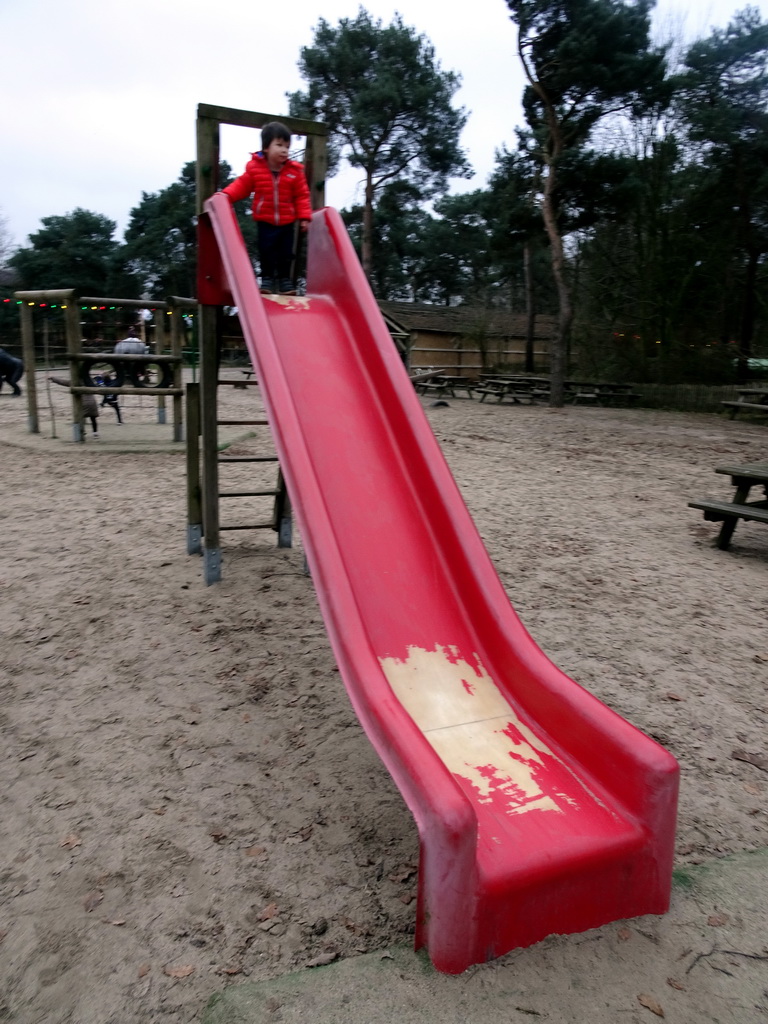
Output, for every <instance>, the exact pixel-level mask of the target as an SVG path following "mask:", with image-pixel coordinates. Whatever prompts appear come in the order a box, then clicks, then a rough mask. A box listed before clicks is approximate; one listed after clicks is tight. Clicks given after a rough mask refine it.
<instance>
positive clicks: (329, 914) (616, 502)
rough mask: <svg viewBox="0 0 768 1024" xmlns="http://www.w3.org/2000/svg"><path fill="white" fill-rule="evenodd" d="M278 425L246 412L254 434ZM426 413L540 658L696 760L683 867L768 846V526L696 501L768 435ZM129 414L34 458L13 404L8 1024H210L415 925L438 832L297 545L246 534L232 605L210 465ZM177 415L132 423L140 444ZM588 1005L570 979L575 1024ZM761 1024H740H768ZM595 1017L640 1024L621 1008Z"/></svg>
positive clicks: (2, 440)
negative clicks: (413, 808)
mask: <svg viewBox="0 0 768 1024" xmlns="http://www.w3.org/2000/svg"><path fill="white" fill-rule="evenodd" d="M56 402H57V408H58V410H59V413H58V418H57V426H58V430H59V433H60V435H61V436H62V437H63V438H65V437H68V436H69V428H68V426H67V424H66V408H67V396H66V394H64V393H59V395H58V396H57V398H56ZM255 404H258V397H257V393H255V392H254V390H250V391H248V392H244V391H240V390H238V391H235V390H234V389H228V391H227V412H231V413H233V414H238V413H240V414H243V413H244V414H246V415H248V414H249V413H251V412H252V410H253V407H254V405H255ZM425 407H426V411H427V415H428V417H429V419H430V421H431V423H432V425H433V428H434V430H435V433H436V434H437V436H438V438H439V440H440V442H441V445H442V447H443V450H444V452H445V454H446V457H447V459H448V461H449V463H450V465H451V467H452V469H453V471H454V474H455V476H456V478H457V481H458V483H459V486H460V487H461V489H462V492H463V494H464V497H465V499H466V501H467V504H468V505H469V507H470V509H471V511H472V513H473V515H474V517H475V519H476V522H477V524H478V526H479V529H480V531H481V533H482V535H483V537H484V539H485V541H486V543H487V546H488V549H489V551H490V553H491V556H492V558H493V560H494V562H495V564H496V566H497V568H498V571H499V574H500V576H501V579H502V581H503V583H504V585H505V586H506V588H507V590H508V592H509V595H510V598H511V600H512V602H513V604H514V606H515V607H516V609H517V611H518V612H519V614H520V615H521V617H522V619H523V621H524V622H525V624H526V625H527V627H528V628H529V630H530V631H531V633H532V634H533V636H534V637H535V638H536V640H537V641H538V643H539V644H540V645H541V647H542V648H543V649H544V651H546V652H547V654H548V655H550V657H551V658H552V659H553V660H554V661H555V662H556V663H557V664H558V665H559V666H560V667H561V668H562V669H564V670H565V671H566V672H568V673H569V674H570V675H571V676H573V677H574V678H575V679H576V680H578V681H579V682H580V683H581V684H583V685H584V686H585V687H587V688H588V689H589V690H591V691H592V692H594V693H595V694H596V695H597V696H599V697H600V698H601V699H602V700H603V701H605V702H606V703H607V704H609V705H610V706H611V707H613V708H615V709H616V710H617V711H618V712H619V713H621V714H622V715H624V716H625V717H627V718H628V719H629V720H630V721H632V722H633V723H634V724H635V725H637V726H638V727H639V728H641V729H643V730H644V731H645V732H647V733H649V734H650V735H652V736H654V737H655V738H656V739H658V740H659V741H660V742H662V743H663V744H665V745H666V746H667V747H668V748H669V749H670V750H671V751H672V752H673V753H674V754H675V756H676V757H677V758H678V759H679V761H680V764H681V768H682V788H681V804H680V816H679V826H678V839H677V860H678V864H679V865H680V866H683V867H684V866H685V865H691V864H701V863H702V862H710V861H712V860H713V859H716V858H721V857H723V856H724V855H725V854H728V853H731V852H738V851H746V850H755V849H760V848H764V847H766V846H768V819H767V817H766V800H765V795H766V792H768V775H766V771H765V770H764V769H765V764H766V761H765V759H766V758H768V743H767V742H766V722H768V690H767V689H766V682H767V681H768V635H767V634H766V628H765V625H766V624H765V611H766V600H765V583H766V571H768V530H766V529H765V527H764V526H762V525H759V524H740V525H739V526H738V528H737V531H736V534H735V538H734V543H733V547H732V550H731V551H729V552H720V551H718V550H717V549H715V548H714V547H713V538H714V536H715V534H716V531H717V526H716V525H714V524H709V523H705V522H704V521H703V517H702V515H701V513H699V512H696V511H694V510H692V509H689V508H687V507H686V502H687V501H688V500H689V499H694V498H698V497H703V496H704V495H707V494H710V495H722V496H729V495H730V493H731V488H730V485H729V481H728V480H727V478H724V477H721V476H716V475H715V474H714V473H713V468H714V466H715V465H718V464H721V463H724V462H730V461H738V462H747V461H754V460H758V459H765V458H766V441H767V440H768V435H767V434H766V429H767V428H766V425H765V423H764V422H763V423H759V422H753V423H750V422H746V421H745V422H739V421H735V422H731V421H729V420H726V419H722V418H720V417H715V416H690V415H680V414H672V413H660V412H648V411H643V410H639V409H633V410H611V409H596V408H588V407H581V408H568V409H566V410H564V411H561V412H551V411H549V410H548V409H546V408H531V407H513V406H507V405H503V406H496V405H495V404H494V405H489V404H482V405H481V404H480V403H479V402H476V401H469V400H466V399H464V400H456V401H453V400H452V401H451V402H450V404H449V406H448V407H441V408H431V407H430V406H429V403H428V402H425ZM104 413H105V415H103V416H102V418H101V431H100V432H101V435H102V441H101V442H89V444H87V445H86V446H84V447H83V446H74V445H73V444H71V443H68V442H67V441H66V440H59V441H56V442H51V441H50V440H47V439H46V438H47V436H48V435H49V434H50V423H49V421H48V418H47V416H48V414H47V412H44V416H43V420H42V433H43V436H42V437H41V438H40V439H32V440H31V444H30V443H24V444H22V441H28V440H29V439H28V438H26V439H25V438H24V437H23V436H22V431H23V426H24V425H25V423H26V409H25V405H24V403H23V401H19V400H15V399H12V398H11V397H10V396H8V395H7V394H6V393H3V394H1V395H0V455H1V457H2V466H3V473H2V479H3V486H2V502H1V503H0V517H1V518H2V538H3V553H4V558H3V561H2V565H0V586H1V587H2V598H3V599H2V605H1V606H0V635H1V636H2V646H1V647H0V687H1V690H0V693H1V694H2V699H1V701H0V731H1V735H2V738H3V744H2V754H1V756H0V809H1V812H2V813H1V815H0V821H1V822H2V828H0V872H1V874H0V1021H6V1020H8V1021H13V1022H16V1024H33V1022H46V1024H64V1022H82V1024H91V1022H93V1024H107V1022H115V1024H118V1022H119V1024H138V1022H142V1024H145V1022H147V1021H159V1020H168V1021H173V1022H181V1021H194V1020H198V1019H199V1015H200V1013H201V1012H202V1008H203V1006H204V1004H205V1003H206V1001H207V1000H208V998H209V997H210V995H211V994H212V993H214V992H216V991H218V990H221V989H223V988H224V987H225V986H227V985H230V984H233V985H234V984H237V983H239V982H241V981H242V980H243V979H245V978H249V979H250V980H252V981H253V980H261V979H268V978H274V977H278V976H280V975H283V974H285V973H287V972H289V971H295V970H297V969H299V968H301V967H303V966H307V965H309V964H311V963H313V962H318V961H319V962H323V961H328V960H332V959H334V958H340V959H347V958H352V957H355V956H358V955H360V954H361V953H363V952H372V951H376V950H383V949H385V948H386V947H387V946H388V944H391V943H399V942H402V941H404V940H405V941H406V942H407V941H408V940H409V937H410V936H411V934H412V928H413V919H414V906H415V905H414V903H413V902H412V897H413V893H414V890H415V869H416V863H417V857H418V844H417V836H416V830H415V827H414V825H413V822H412V820H411V817H410V815H409V813H408V811H407V810H406V808H405V806H404V804H403V802H402V800H401V798H400V796H399V794H398V792H397V790H396V789H395V787H394V785H393V783H392V782H391V780H390V778H389V776H388V774H387V773H386V771H385V770H384V768H383V766H382V765H381V763H380V762H379V761H378V759H377V757H376V756H375V754H374V752H373V749H372V748H371V746H370V745H369V743H368V741H367V739H366V737H365V735H364V733H363V732H362V730H361V728H360V726H359V725H358V723H357V720H356V718H355V715H354V713H353V712H352V710H351V707H350V705H349V702H348V699H347V697H346V695H345V692H344V690H343V687H342V685H341V683H340V680H339V675H338V672H337V670H336V668H335V665H334V661H333V658H332V656H331V652H330V649H329V645H328V642H327V639H326V636H325V632H324V628H323V623H322V620H321V618H320V615H319V611H318V608H317V604H316V601H315V597H314V594H313V590H312V583H311V580H310V578H309V577H308V576H306V575H305V574H304V571H303V555H302V552H301V547H300V541H299V540H298V538H297V544H296V546H295V547H294V548H293V549H290V550H286V549H278V548H277V547H276V546H275V543H274V535H273V534H271V533H269V532H260V533H252V532H251V533H233V534H227V535H225V545H226V546H225V553H224V577H223V582H222V583H221V584H220V585H218V586H215V587H210V588H205V587H204V586H203V584H202V580H201V560H200V559H199V558H197V557H189V556H187V555H186V553H185V489H184V459H183V455H182V454H181V453H180V452H178V453H168V452H161V453H153V452H151V451H146V452H142V453H139V454H135V453H120V452H118V451H116V450H115V448H117V447H119V439H120V436H121V434H120V429H119V428H118V427H117V425H116V424H115V422H114V418H113V414H112V413H111V411H110V410H104ZM152 416H153V413H152V409H151V406H150V405H147V406H146V407H145V408H139V407H138V406H132V405H131V404H130V403H126V419H127V421H128V422H127V424H126V427H125V428H122V429H123V430H124V432H125V434H126V435H128V434H129V433H130V431H131V429H132V425H135V424H136V423H137V422H138V421H140V420H142V419H143V420H144V421H146V422H147V423H151V420H152ZM255 443H256V442H243V443H241V444H240V445H239V446H238V448H237V449H236V450H239V451H248V450H251V449H252V445H253V444H255ZM261 450H262V451H263V450H264V442H262V443H261ZM268 471H269V473H270V474H274V467H271V466H270V467H268ZM353 486H354V481H350V487H353ZM265 509H266V511H267V512H268V508H267V507H266V506H265ZM243 514H246V515H248V514H249V515H250V518H251V520H252V519H253V518H254V515H253V513H243ZM265 514H266V513H261V514H259V515H256V516H255V518H257V519H258V518H264V515H265ZM228 515H230V516H233V517H234V519H235V520H236V519H237V518H238V510H232V511H231V512H228ZM738 751H741V752H747V753H751V754H757V755H760V756H761V757H762V758H763V759H764V760H763V768H762V769H761V768H760V767H758V766H756V765H754V764H750V763H748V762H747V761H744V760H740V759H738V758H735V757H734V752H738ZM758 759H759V758H758ZM614 930H615V929H614ZM738 939H739V936H738V934H734V935H732V936H730V938H729V942H730V943H731V944H732V948H739V947H738V946H736V945H733V944H735V943H737V942H738ZM551 941H557V942H562V943H565V944H566V948H567V945H568V943H569V942H573V941H575V940H574V939H571V940H569V939H559V940H547V942H551ZM630 946H631V944H629V943H627V944H626V945H625V946H624V947H622V956H623V957H627V956H630V957H631V955H632V952H631V948H630ZM753 952H755V953H760V952H761V951H760V950H753ZM763 952H765V950H763ZM514 956H515V954H511V955H510V957H509V958H502V959H501V960H500V961H498V962H497V963H496V965H494V967H493V969H494V970H495V971H497V972H498V971H499V970H501V971H504V970H508V971H512V970H514ZM741 969H743V970H752V971H759V970H763V971H764V970H765V964H764V963H763V962H761V961H758V960H753V961H749V960H744V961H743V963H742V965H741ZM571 985H572V977H571V975H570V973H569V971H568V970H567V969H565V968H563V970H558V967H557V959H556V958H555V959H553V961H552V963H551V964H550V966H549V967H548V977H547V990H548V992H549V994H550V995H551V996H552V997H553V998H556V997H558V995H560V996H562V1000H561V1001H562V1005H563V1008H564V1009H563V1016H562V1018H561V1019H562V1020H570V1019H575V1018H571V1017H570V1016H569V1015H568V1011H567V1006H568V1003H569V991H570V987H571ZM765 988H766V989H768V983H767V984H766V985H765ZM487 995H488V998H493V992H492V990H490V989H489V992H488V993H487ZM676 998H677V999H681V998H682V999H683V1002H684V997H681V996H680V995H679V994H678V995H677V996H676ZM499 999H500V1000H501V996H499ZM504 1005H506V1003H505V1004H504ZM521 1005H528V1004H526V1003H525V1000H524V999H521ZM766 1005H768V996H766ZM501 1009H502V1007H501V1006H500V1010H501ZM633 1012H634V1011H633ZM638 1012H640V1013H642V1014H643V1015H644V1016H643V1017H642V1019H652V1017H651V1014H652V1013H653V1011H652V1010H649V1009H648V1008H641V1009H640V1010H639V1011H638ZM745 1013H746V1014H747V1015H745V1016H744V1017H743V1018H740V1017H739V1016H738V1015H737V1016H736V1017H733V1018H730V1017H721V1018H718V1019H728V1020H731V1019H733V1020H741V1019H743V1020H744V1021H751V1020H763V1019H765V1018H766V1014H768V1010H765V1009H763V1010H762V1011H760V1010H756V1009H755V1008H754V1007H750V1008H749V1011H745ZM539 1015H540V1014H539ZM276 1019H279V1015H278V1016H277V1017H276ZM499 1019H500V1020H502V1019H503V1020H506V1019H510V1018H509V1017H505V1016H503V1015H501V1016H500V1017H499ZM521 1019H525V1018H521ZM589 1019H590V1020H591V1021H593V1022H595V1024H602V1022H605V1024H608V1022H609V1021H615V1020H616V1019H622V1020H629V1021H632V1020H634V1019H635V1017H634V1016H631V1015H627V1016H623V1017H618V1018H617V1017H616V1016H615V1013H614V1011H612V1010H611V1009H610V1007H609V1001H608V1000H607V999H606V1002H605V1004H603V1003H600V1004H599V1005H597V1006H596V1007H594V1008H593V1012H592V1013H590V1016H589ZM637 1019H641V1018H637ZM674 1019H676V1020H678V1021H683V1020H684V1021H686V1024H687V1022H688V1021H689V1020H691V1021H692V1020H693V1019H694V1018H692V1017H686V1016H685V1014H684V1013H683V1014H682V1015H680V1014H678V1016H677V1017H675V1018H674ZM712 1019H713V1020H714V1019H715V1017H713V1018H712Z"/></svg>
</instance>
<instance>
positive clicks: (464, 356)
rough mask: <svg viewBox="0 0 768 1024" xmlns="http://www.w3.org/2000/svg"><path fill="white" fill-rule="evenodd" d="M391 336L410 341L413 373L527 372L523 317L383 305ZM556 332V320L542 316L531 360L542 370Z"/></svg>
mask: <svg viewBox="0 0 768 1024" xmlns="http://www.w3.org/2000/svg"><path fill="white" fill-rule="evenodd" d="M378 305H379V309H380V310H381V312H382V314H383V316H384V319H385V320H386V322H387V325H388V327H389V329H390V332H391V333H393V335H394V334H395V333H396V332H397V333H399V334H400V335H401V336H406V337H407V338H408V348H409V365H410V367H411V369H412V370H418V369H432V368H434V369H441V370H445V371H447V372H448V373H451V374H457V375H461V376H465V377H476V376H477V375H478V374H479V373H483V372H485V371H487V370H490V369H492V368H494V367H501V366H503V367H507V368H515V369H517V368H519V369H520V370H524V369H525V347H526V324H527V320H526V317H525V315H524V314H521V313H509V312H507V311H505V310H500V309H480V308H475V307H472V306H430V305H421V304H419V303H415V302H379V304H378ZM555 330H556V323H555V319H554V317H552V316H538V317H537V318H536V322H535V325H534V332H533V358H534V364H535V369H536V370H537V371H539V372H544V371H547V370H548V368H549V351H550V344H551V342H552V339H553V337H554V334H555Z"/></svg>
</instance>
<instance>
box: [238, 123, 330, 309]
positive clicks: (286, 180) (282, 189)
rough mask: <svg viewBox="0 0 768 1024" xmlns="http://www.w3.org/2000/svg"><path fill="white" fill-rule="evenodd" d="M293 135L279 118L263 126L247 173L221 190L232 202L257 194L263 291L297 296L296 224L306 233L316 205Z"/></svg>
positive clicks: (255, 214)
mask: <svg viewBox="0 0 768 1024" xmlns="http://www.w3.org/2000/svg"><path fill="white" fill-rule="evenodd" d="M290 145H291V133H290V132H289V131H288V129H287V128H286V126H285V125H284V124H281V123H280V122H279V121H270V123H269V124H265V125H264V127H263V128H262V130H261V150H260V151H259V152H258V153H253V154H252V155H251V159H250V160H249V161H248V163H247V165H246V168H245V171H244V172H243V173H242V174H241V175H240V177H239V178H236V179H235V180H234V181H233V182H232V184H231V185H227V186H226V188H224V189H222V191H223V192H224V195H226V196H228V197H229V199H230V202H233V203H236V202H237V201H238V200H240V199H246V198H247V197H248V196H249V195H253V204H252V207H251V216H252V217H253V219H254V221H255V222H256V230H257V232H258V247H259V264H260V267H261V290H262V291H263V292H265V293H267V294H269V293H272V292H277V293H279V294H280V295H295V294H296V289H295V287H294V284H293V280H292V279H291V263H292V261H293V244H294V237H295V233H296V222H297V221H298V223H299V229H300V230H301V231H306V230H307V228H308V227H309V222H310V219H311V217H312V203H311V201H310V197H309V186H308V185H307V179H306V177H305V175H304V167H303V165H302V164H300V163H298V162H297V161H296V160H291V159H290V157H289V155H288V153H289V150H290Z"/></svg>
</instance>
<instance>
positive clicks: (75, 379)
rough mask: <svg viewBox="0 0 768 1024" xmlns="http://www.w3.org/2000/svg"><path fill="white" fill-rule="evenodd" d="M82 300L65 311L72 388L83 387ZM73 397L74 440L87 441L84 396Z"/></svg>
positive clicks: (74, 302)
mask: <svg viewBox="0 0 768 1024" xmlns="http://www.w3.org/2000/svg"><path fill="white" fill-rule="evenodd" d="M79 302H80V300H79V299H77V298H76V297H73V298H72V299H70V300H69V302H67V308H66V309H65V311H64V315H65V318H66V319H65V323H66V328H67V355H68V356H69V384H70V387H71V388H77V387H80V386H81V385H82V383H83V382H82V378H81V376H80V353H81V352H82V348H83V339H82V336H81V334H80V310H79V308H78V306H79ZM71 395H72V440H73V441H79V442H84V441H85V416H84V414H83V396H82V395H81V394H79V393H77V392H75V391H72V392H71Z"/></svg>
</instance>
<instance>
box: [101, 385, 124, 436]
mask: <svg viewBox="0 0 768 1024" xmlns="http://www.w3.org/2000/svg"><path fill="white" fill-rule="evenodd" d="M114 382H115V378H114V377H112V376H111V375H110V374H108V373H105V374H103V375H102V376H101V377H100V378H99V380H97V381H96V383H97V384H103V385H104V387H109V385H110V384H114ZM105 405H108V406H109V407H110V409H114V410H115V415H116V416H117V422H118V423H119V424H120V425H122V422H123V414H122V413H121V411H120V397H119V395H109V394H107V395H104V396H103V397H102V399H101V405H100V406H99V408H100V409H103V408H104V406H105Z"/></svg>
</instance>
